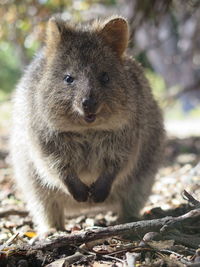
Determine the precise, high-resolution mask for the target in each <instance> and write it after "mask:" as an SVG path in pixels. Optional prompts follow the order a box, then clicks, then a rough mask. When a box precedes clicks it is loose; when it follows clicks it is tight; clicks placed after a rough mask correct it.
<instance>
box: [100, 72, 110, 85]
mask: <svg viewBox="0 0 200 267" xmlns="http://www.w3.org/2000/svg"><path fill="white" fill-rule="evenodd" d="M109 81H110V78H109V76H108V73H107V72H102V73H101V76H100V82H101V83H102V84H106V83H108V82H109Z"/></svg>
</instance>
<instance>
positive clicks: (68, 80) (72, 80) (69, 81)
mask: <svg viewBox="0 0 200 267" xmlns="http://www.w3.org/2000/svg"><path fill="white" fill-rule="evenodd" d="M64 81H65V82H66V83H68V84H72V83H73V82H74V78H73V77H72V76H70V75H66V76H65V77H64Z"/></svg>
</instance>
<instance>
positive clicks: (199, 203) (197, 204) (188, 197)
mask: <svg viewBox="0 0 200 267" xmlns="http://www.w3.org/2000/svg"><path fill="white" fill-rule="evenodd" d="M183 197H184V199H186V200H187V201H188V202H190V203H191V204H192V205H193V206H195V208H200V201H198V200H196V199H195V198H194V197H193V196H192V195H190V194H189V193H188V192H187V191H186V190H184V191H183Z"/></svg>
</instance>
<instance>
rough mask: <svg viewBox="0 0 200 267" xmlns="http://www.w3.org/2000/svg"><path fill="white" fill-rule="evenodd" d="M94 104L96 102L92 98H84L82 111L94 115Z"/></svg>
mask: <svg viewBox="0 0 200 267" xmlns="http://www.w3.org/2000/svg"><path fill="white" fill-rule="evenodd" d="M96 104H97V102H96V101H95V100H94V98H92V97H90V98H84V99H83V101H82V106H83V110H84V111H85V112H90V113H94V112H95V110H96Z"/></svg>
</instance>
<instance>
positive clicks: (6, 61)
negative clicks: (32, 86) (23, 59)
mask: <svg viewBox="0 0 200 267" xmlns="http://www.w3.org/2000/svg"><path fill="white" fill-rule="evenodd" d="M0 69H1V71H0V81H1V83H0V101H2V100H4V99H6V98H8V96H9V94H10V92H12V90H13V88H14V87H15V84H16V82H17V80H18V79H19V76H20V73H21V70H20V66H19V64H18V61H17V57H16V55H15V54H14V51H13V49H12V47H11V46H10V45H9V43H7V42H1V43H0Z"/></svg>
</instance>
